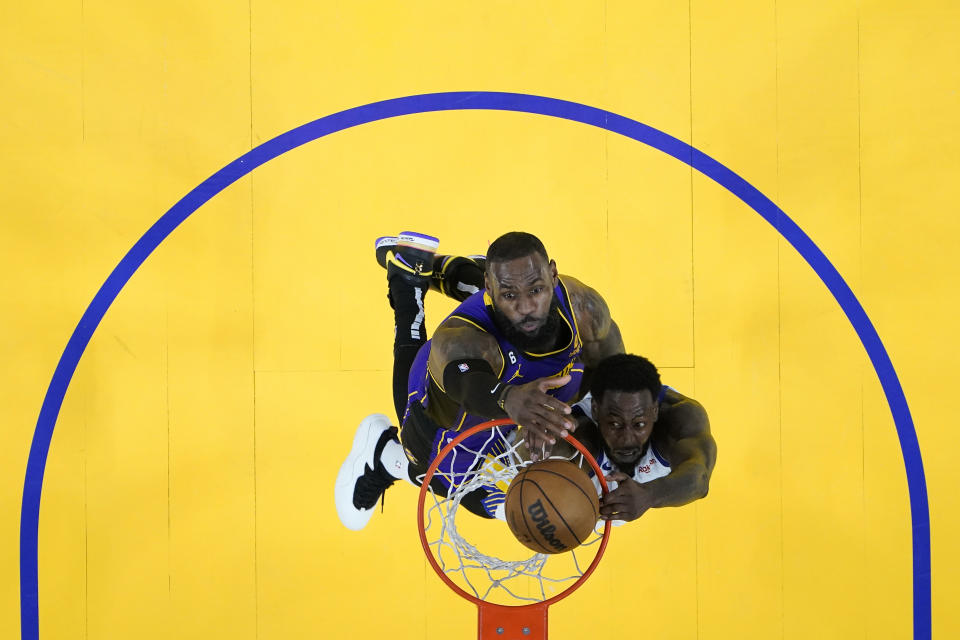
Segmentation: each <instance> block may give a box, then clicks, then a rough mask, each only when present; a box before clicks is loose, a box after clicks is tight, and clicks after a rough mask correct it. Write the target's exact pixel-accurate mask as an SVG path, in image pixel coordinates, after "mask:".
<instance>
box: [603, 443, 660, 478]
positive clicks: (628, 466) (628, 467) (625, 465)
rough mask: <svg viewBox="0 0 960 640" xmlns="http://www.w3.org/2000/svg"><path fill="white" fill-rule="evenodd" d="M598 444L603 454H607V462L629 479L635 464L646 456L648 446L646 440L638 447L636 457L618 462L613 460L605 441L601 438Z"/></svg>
mask: <svg viewBox="0 0 960 640" xmlns="http://www.w3.org/2000/svg"><path fill="white" fill-rule="evenodd" d="M600 443H601V447H602V448H603V452H604V453H605V454H607V460H609V461H610V462H612V463H613V466H615V467H616V468H617V469H618V470H620V471H622V472H623V473H625V474H627V475H628V476H631V477H632V476H633V474H634V472H635V471H636V470H637V463H639V462H640V461H641V460H642V459H643V456H645V455H646V454H647V449H648V448H649V446H650V441H649V440H648V441H647V442H645V443H644V445H643V446H642V447H640V451H639V452H638V453H637V455H635V456H633V459H632V460H624V459H619V460H618V459H616V458H614V453H613V451H612V450H611V449H610V446H609V445H608V444H607V441H606V440H604V439H603V437H602V436H601V438H600Z"/></svg>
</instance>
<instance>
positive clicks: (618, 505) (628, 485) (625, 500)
mask: <svg viewBox="0 0 960 640" xmlns="http://www.w3.org/2000/svg"><path fill="white" fill-rule="evenodd" d="M604 477H605V478H606V479H607V482H616V483H617V488H616V489H614V490H613V491H611V492H610V493H608V494H607V495H605V496H603V497H602V498H601V499H600V517H601V518H602V519H603V520H625V521H627V522H630V521H631V520H636V519H637V518H639V517H640V516H642V515H643V514H644V513H646V512H647V509H649V508H650V507H652V506H653V492H651V491H650V489H648V488H645V487H644V486H643V485H642V484H640V483H639V482H637V481H636V480H634V479H633V478H631V477H629V476H628V475H627V474H625V473H622V472H620V471H614V472H612V473H611V474H610V475H608V476H604Z"/></svg>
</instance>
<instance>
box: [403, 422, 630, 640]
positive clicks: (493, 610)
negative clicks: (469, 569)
mask: <svg viewBox="0 0 960 640" xmlns="http://www.w3.org/2000/svg"><path fill="white" fill-rule="evenodd" d="M513 424H514V423H513V422H512V421H511V420H492V421H490V422H484V423H483V424H479V425H477V426H475V427H471V428H470V429H467V430H466V431H464V432H463V433H461V434H459V435H458V436H457V437H456V438H454V439H453V440H452V441H451V442H449V443H448V444H447V445H446V446H445V447H443V448H442V449H441V450H440V453H439V454H438V455H437V456H436V457H435V458H434V460H433V462H431V463H430V466H429V468H428V469H427V472H426V474H425V475H424V478H423V481H422V483H421V485H420V497H419V499H418V500H417V528H418V529H419V534H420V543H421V544H422V545H423V551H424V553H425V554H426V556H427V560H428V561H429V562H430V566H432V567H433V569H434V571H436V572H437V575H438V576H440V579H441V580H443V582H444V583H445V584H446V585H447V586H448V587H450V588H451V589H453V591H454V592H456V593H457V594H459V595H460V596H461V597H462V598H465V599H467V600H469V601H470V602H472V603H474V604H475V605H477V608H478V610H479V624H478V634H477V637H478V638H479V640H546V639H547V610H548V608H549V607H550V605H552V604H554V603H555V602H558V601H560V600H562V599H564V598H566V597H567V596H569V595H570V594H571V593H573V592H574V591H576V590H577V589H578V588H580V586H581V585H582V584H583V583H584V582H585V581H586V580H587V578H589V577H590V575H591V574H593V571H594V570H595V569H596V568H597V565H598V564H599V563H600V558H601V557H603V552H604V550H605V549H606V547H607V542H608V541H609V539H610V531H611V526H610V522H609V521H607V522H605V523H604V527H603V535H602V537H601V538H600V543H599V548H598V549H597V553H596V555H595V556H594V558H593V561H592V562H591V563H590V565H589V566H588V567H587V568H586V569H585V570H584V571H583V574H582V575H581V576H580V577H579V578H578V579H577V580H576V581H575V582H573V583H572V584H570V585H569V586H568V587H567V588H566V589H564V590H563V591H562V592H560V593H558V594H556V595H553V596H552V597H550V598H547V599H544V600H542V601H539V602H532V603H530V604H524V605H515V606H511V605H503V604H496V603H493V602H487V601H486V600H484V599H483V598H481V597H478V596H477V595H473V594H470V593H468V592H467V591H465V590H464V589H462V588H461V587H460V586H459V585H457V584H456V583H455V582H454V581H453V580H451V579H450V577H449V576H447V574H446V572H445V571H444V570H443V568H442V567H441V566H440V564H439V563H438V562H437V559H436V557H435V556H434V554H433V552H432V551H431V549H430V542H429V541H428V539H427V533H426V529H425V526H424V525H425V522H424V506H425V504H426V497H427V493H428V492H429V491H430V489H429V487H430V482H431V480H433V477H434V474H435V473H436V472H437V468H438V467H439V465H440V463H441V461H443V459H444V458H446V457H447V456H448V455H450V453H451V452H452V451H453V450H454V448H455V447H457V445H459V444H460V443H461V442H463V441H464V440H465V439H467V438H469V437H470V436H472V435H474V434H477V433H479V432H481V431H484V430H488V429H496V428H497V427H500V426H504V425H513ZM565 439H566V440H567V442H569V443H570V444H571V445H572V446H573V447H574V448H575V449H576V450H577V451H578V452H579V454H580V455H582V456H583V458H584V460H586V461H587V463H588V464H589V465H590V467H591V468H592V469H593V472H594V473H595V474H596V477H597V478H598V480H599V482H600V485H601V487H602V492H603V494H604V495H606V494H607V492H608V489H607V483H606V480H605V479H604V477H603V472H602V471H601V470H600V466H599V465H598V464H597V461H596V460H595V459H594V458H593V456H592V455H590V452H589V451H587V449H586V448H585V447H584V446H583V445H582V444H581V443H580V442H578V441H577V440H576V439H575V438H573V437H572V436H566V438H565ZM504 529H505V531H507V532H508V533H509V530H508V529H507V528H506V526H504Z"/></svg>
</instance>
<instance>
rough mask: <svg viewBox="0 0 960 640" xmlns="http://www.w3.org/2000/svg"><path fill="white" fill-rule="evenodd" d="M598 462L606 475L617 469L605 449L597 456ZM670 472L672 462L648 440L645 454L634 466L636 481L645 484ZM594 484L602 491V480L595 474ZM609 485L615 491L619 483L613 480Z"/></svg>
mask: <svg viewBox="0 0 960 640" xmlns="http://www.w3.org/2000/svg"><path fill="white" fill-rule="evenodd" d="M597 464H598V465H599V466H600V469H601V470H602V471H603V475H605V476H608V475H610V474H611V473H613V472H614V471H616V470H617V468H616V467H615V466H614V464H613V463H612V462H611V461H610V459H609V458H607V454H606V453H605V452H603V451H601V452H600V455H599V456H597ZM669 473H670V463H669V462H667V460H666V458H664V457H663V456H662V455H660V452H659V451H657V448H656V447H655V446H653V443H652V442H648V443H647V448H646V451H644V452H643V455H642V456H641V457H640V460H639V461H638V462H637V465H636V466H635V467H634V468H633V476H632V477H633V479H634V480H635V481H636V482H638V483H640V484H643V483H644V482H650V481H651V480H656V479H657V478H662V477H663V476H665V475H668V474H669ZM593 485H594V486H595V487H596V488H597V491H600V481H599V480H598V479H597V477H596V476H593ZM607 487H608V488H609V489H610V491H613V490H614V489H616V488H617V483H616V482H612V481H611V482H607Z"/></svg>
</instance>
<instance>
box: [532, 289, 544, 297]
mask: <svg viewBox="0 0 960 640" xmlns="http://www.w3.org/2000/svg"><path fill="white" fill-rule="evenodd" d="M531 293H532V294H533V295H535V296H538V295H540V294H541V293H543V287H534V289H533V291H531Z"/></svg>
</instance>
